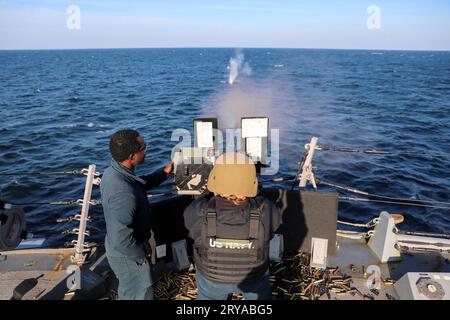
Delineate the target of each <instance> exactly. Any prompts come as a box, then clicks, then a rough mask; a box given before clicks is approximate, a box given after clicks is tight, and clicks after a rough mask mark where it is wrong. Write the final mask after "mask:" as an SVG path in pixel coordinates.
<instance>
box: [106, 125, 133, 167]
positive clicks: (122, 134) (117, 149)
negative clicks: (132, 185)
mask: <svg viewBox="0 0 450 320" xmlns="http://www.w3.org/2000/svg"><path fill="white" fill-rule="evenodd" d="M137 137H139V132H137V131H136V130H133V129H122V130H119V131H117V132H116V133H114V134H113V135H112V136H111V139H110V140H109V151H110V152H111V156H112V158H113V159H114V160H116V161H117V162H122V161H124V160H126V159H127V158H128V156H129V155H130V154H131V153H134V152H137V151H138V150H139V149H140V147H141V146H140V144H139V142H138V141H137Z"/></svg>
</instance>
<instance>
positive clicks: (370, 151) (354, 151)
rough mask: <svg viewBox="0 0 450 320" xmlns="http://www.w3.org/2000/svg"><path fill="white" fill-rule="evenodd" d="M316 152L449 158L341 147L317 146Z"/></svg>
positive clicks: (447, 156) (440, 154) (437, 154)
mask: <svg viewBox="0 0 450 320" xmlns="http://www.w3.org/2000/svg"><path fill="white" fill-rule="evenodd" d="M316 150H318V151H335V152H347V153H365V154H379V155H397V156H418V157H426V156H431V157H443V158H450V154H449V153H443V152H441V153H428V152H427V153H419V152H409V151H399V152H392V151H385V150H375V149H367V148H366V149H358V148H341V147H333V146H321V145H319V146H317V147H316Z"/></svg>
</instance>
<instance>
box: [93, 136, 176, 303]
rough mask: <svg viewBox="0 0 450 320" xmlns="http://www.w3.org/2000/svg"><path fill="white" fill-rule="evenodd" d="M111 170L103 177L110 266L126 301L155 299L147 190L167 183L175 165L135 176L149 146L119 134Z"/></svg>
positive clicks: (112, 144)
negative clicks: (136, 169) (150, 260)
mask: <svg viewBox="0 0 450 320" xmlns="http://www.w3.org/2000/svg"><path fill="white" fill-rule="evenodd" d="M109 150H110V152H111V156H112V161H111V166H110V167H108V168H107V169H106V170H105V172H104V173H103V176H102V182H101V186H100V189H101V195H102V205H103V212H104V215H105V221H106V238H105V249H106V256H107V258H108V262H109V265H110V266H111V269H112V270H113V271H114V274H115V275H116V277H117V278H118V280H119V289H118V295H119V299H121V300H151V299H153V289H152V284H153V281H152V276H151V272H150V265H149V261H148V258H149V257H150V255H151V250H150V245H149V239H150V236H151V215H150V207H149V203H148V201H147V190H149V189H151V188H153V187H156V186H158V185H160V184H161V183H162V182H164V181H165V180H166V179H167V177H168V175H169V174H170V173H171V172H172V170H173V164H172V162H170V163H169V164H168V165H167V166H166V167H165V168H164V169H160V170H158V171H156V172H154V173H152V174H150V175H148V176H143V177H138V176H136V175H135V174H134V169H135V167H136V166H137V165H139V164H141V163H142V162H144V159H145V153H146V150H147V146H146V144H145V142H144V139H143V138H142V137H141V136H140V135H139V133H138V132H137V131H136V130H132V129H124V130H120V131H118V132H116V133H114V134H113V135H112V136H111V139H110V142H109Z"/></svg>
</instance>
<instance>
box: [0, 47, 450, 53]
mask: <svg viewBox="0 0 450 320" xmlns="http://www.w3.org/2000/svg"><path fill="white" fill-rule="evenodd" d="M121 49H122V50H136V49H271V50H273V49H288V50H289V49H290V50H343V51H350V50H356V51H370V50H372V51H414V52H450V49H381V48H329V47H327V48H312V47H263V46H262V47H242V46H236V47H230V46H192V47H190V46H186V47H183V46H180V47H176V46H173V47H172V46H155V47H102V48H96V47H85V48H24V49H11V48H0V51H63V50H65V51H70V50H74V51H75V50H121Z"/></svg>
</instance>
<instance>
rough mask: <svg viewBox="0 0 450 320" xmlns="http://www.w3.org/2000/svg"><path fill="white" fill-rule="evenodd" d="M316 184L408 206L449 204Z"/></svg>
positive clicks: (324, 182)
mask: <svg viewBox="0 0 450 320" xmlns="http://www.w3.org/2000/svg"><path fill="white" fill-rule="evenodd" d="M316 182H317V184H322V185H326V186H329V187H333V188H336V189H341V190H345V191H348V192H351V193H356V194H362V195H365V196H369V197H373V198H381V199H386V200H393V201H400V202H406V203H409V204H422V205H424V204H429V205H434V204H442V205H448V206H450V202H445V201H434V200H414V199H405V198H398V197H389V196H383V195H379V194H374V193H369V192H366V191H362V190H359V189H356V188H351V187H346V186H342V185H338V184H335V183H331V182H327V181H323V180H319V179H316ZM449 208H450V207H449Z"/></svg>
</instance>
